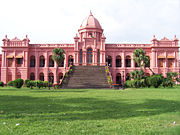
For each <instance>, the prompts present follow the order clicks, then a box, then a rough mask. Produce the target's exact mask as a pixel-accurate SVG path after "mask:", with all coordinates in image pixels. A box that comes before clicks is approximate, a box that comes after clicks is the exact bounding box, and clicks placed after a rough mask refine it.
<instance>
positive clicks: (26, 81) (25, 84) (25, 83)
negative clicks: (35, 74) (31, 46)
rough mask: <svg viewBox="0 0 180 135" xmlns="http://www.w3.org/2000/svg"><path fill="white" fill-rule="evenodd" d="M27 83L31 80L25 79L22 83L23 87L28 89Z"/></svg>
mask: <svg viewBox="0 0 180 135" xmlns="http://www.w3.org/2000/svg"><path fill="white" fill-rule="evenodd" d="M29 81H31V80H29V79H26V80H25V81H24V86H26V87H28V86H27V84H28V82H29Z"/></svg>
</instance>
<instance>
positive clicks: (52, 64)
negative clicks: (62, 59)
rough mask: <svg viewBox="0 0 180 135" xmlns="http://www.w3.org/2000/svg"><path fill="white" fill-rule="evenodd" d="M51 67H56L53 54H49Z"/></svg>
mask: <svg viewBox="0 0 180 135" xmlns="http://www.w3.org/2000/svg"><path fill="white" fill-rule="evenodd" d="M49 67H54V60H53V59H52V55H50V56H49Z"/></svg>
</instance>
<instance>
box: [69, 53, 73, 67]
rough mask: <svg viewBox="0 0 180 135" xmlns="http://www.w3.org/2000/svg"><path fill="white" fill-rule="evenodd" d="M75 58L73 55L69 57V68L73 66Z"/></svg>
mask: <svg viewBox="0 0 180 135" xmlns="http://www.w3.org/2000/svg"><path fill="white" fill-rule="evenodd" d="M73 61H74V60H73V56H72V55H69V56H68V67H69V66H70V65H73Z"/></svg>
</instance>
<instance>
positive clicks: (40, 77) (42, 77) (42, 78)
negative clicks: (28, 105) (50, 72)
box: [39, 73, 44, 81]
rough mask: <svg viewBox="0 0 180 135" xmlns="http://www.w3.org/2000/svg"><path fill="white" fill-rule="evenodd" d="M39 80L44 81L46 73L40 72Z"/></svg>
mask: <svg viewBox="0 0 180 135" xmlns="http://www.w3.org/2000/svg"><path fill="white" fill-rule="evenodd" d="M39 80H41V81H44V73H40V74H39Z"/></svg>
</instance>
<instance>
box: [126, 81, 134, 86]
mask: <svg viewBox="0 0 180 135" xmlns="http://www.w3.org/2000/svg"><path fill="white" fill-rule="evenodd" d="M133 83H134V80H127V81H126V82H125V83H124V87H126V88H132V87H133Z"/></svg>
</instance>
